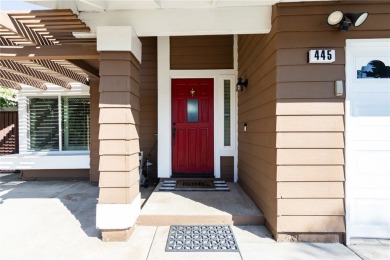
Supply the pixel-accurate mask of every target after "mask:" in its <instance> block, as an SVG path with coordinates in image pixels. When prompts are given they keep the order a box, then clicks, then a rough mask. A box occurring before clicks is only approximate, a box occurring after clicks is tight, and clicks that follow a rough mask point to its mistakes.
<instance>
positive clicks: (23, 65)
mask: <svg viewBox="0 0 390 260" xmlns="http://www.w3.org/2000/svg"><path fill="white" fill-rule="evenodd" d="M89 31H90V29H89V28H88V27H87V26H86V25H85V23H84V22H82V21H81V20H80V19H78V17H77V15H75V14H74V13H73V12H72V11H71V10H40V11H28V12H15V13H14V12H12V13H5V12H2V11H1V13H0V58H1V60H0V85H1V86H5V87H8V88H13V89H17V90H21V89H22V88H23V87H26V85H27V86H32V87H35V88H38V89H40V90H46V89H47V86H50V85H51V84H53V85H56V86H60V87H62V88H64V89H68V90H69V89H71V88H72V84H75V83H77V84H79V83H81V84H84V85H88V83H89V78H91V77H99V75H98V69H99V68H98V64H99V63H98V62H96V60H97V57H98V52H97V51H96V39H95V38H83V39H77V38H76V37H74V36H73V32H89ZM83 58H88V59H91V60H90V61H86V60H82V59H83Z"/></svg>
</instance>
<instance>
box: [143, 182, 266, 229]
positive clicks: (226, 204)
mask: <svg viewBox="0 0 390 260" xmlns="http://www.w3.org/2000/svg"><path fill="white" fill-rule="evenodd" d="M227 184H228V186H229V188H230V191H203V192H202V191H159V188H160V186H161V185H162V183H161V182H160V183H159V184H158V185H157V187H156V188H155V190H154V191H153V193H152V194H151V196H150V197H149V199H148V200H147V201H146V203H145V205H144V206H143V208H142V210H141V215H140V216H139V217H138V220H137V224H138V225H142V226H169V225H200V224H203V225H208V224H209V225H212V224H228V225H233V224H235V225H263V224H264V223H265V219H264V215H263V213H262V212H261V211H260V210H259V209H258V208H257V207H256V205H255V204H254V203H253V201H252V200H251V199H250V198H249V197H248V195H247V194H246V193H245V192H244V191H243V190H242V188H241V187H240V185H239V184H238V183H232V182H230V183H227Z"/></svg>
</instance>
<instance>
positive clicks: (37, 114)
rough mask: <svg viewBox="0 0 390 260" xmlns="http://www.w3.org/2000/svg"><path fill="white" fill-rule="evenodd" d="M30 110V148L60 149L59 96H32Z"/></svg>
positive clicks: (42, 149) (39, 149)
mask: <svg viewBox="0 0 390 260" xmlns="http://www.w3.org/2000/svg"><path fill="white" fill-rule="evenodd" d="M29 112H30V113H29V119H30V150H32V151H45V150H46V151H58V150H59V133H58V98H32V99H30V106H29Z"/></svg>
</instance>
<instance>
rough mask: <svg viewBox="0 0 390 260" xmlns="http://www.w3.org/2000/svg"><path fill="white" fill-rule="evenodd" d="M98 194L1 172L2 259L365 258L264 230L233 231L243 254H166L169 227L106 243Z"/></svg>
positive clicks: (380, 249) (85, 186)
mask: <svg viewBox="0 0 390 260" xmlns="http://www.w3.org/2000/svg"><path fill="white" fill-rule="evenodd" d="M142 190H143V191H145V190H144V189H142ZM147 191H151V189H147ZM98 192H99V189H98V187H96V186H92V185H91V184H90V183H89V182H88V181H29V182H24V181H21V180H20V178H19V176H18V175H17V174H3V173H0V259H51V260H52V259H56V260H57V259H72V260H73V259H113V260H116V259H132V260H144V259H148V260H155V259H202V260H206V259H244V260H251V259H361V258H359V257H358V256H357V255H356V254H355V253H354V252H352V251H351V250H350V249H348V248H347V247H345V246H343V245H341V244H317V243H276V242H275V241H274V240H273V239H272V237H271V234H270V233H269V232H268V230H267V229H266V228H265V227H264V226H259V225H244V226H242V225H237V226H233V232H234V235H235V237H236V239H237V243H238V246H239V248H240V252H231V253H215V252H212V253H204V252H203V253H194V252H189V253H182V252H180V253H179V252H165V250H164V249H165V243H166V240H167V236H168V230H169V227H168V226H136V227H135V230H134V233H133V234H132V236H131V238H130V240H129V241H127V242H120V243H119V242H117V243H108V242H102V241H101V239H100V237H99V231H98V230H96V228H95V225H96V223H95V214H96V203H97V198H98ZM142 196H144V195H142ZM144 198H145V197H144ZM375 241H377V240H375ZM353 249H354V250H356V251H357V252H358V253H357V254H359V255H360V252H363V253H362V255H364V257H363V259H388V256H389V244H388V243H387V244H386V243H385V242H383V241H381V242H380V243H379V242H378V243H374V242H373V243H372V244H370V248H369V249H368V250H366V247H365V245H363V246H360V245H359V244H356V245H354V248H353Z"/></svg>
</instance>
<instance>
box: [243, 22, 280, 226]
mask: <svg viewBox="0 0 390 260" xmlns="http://www.w3.org/2000/svg"><path fill="white" fill-rule="evenodd" d="M275 46H276V45H275V30H274V29H272V30H271V32H270V33H269V34H266V35H240V36H239V37H238V76H239V77H243V78H244V79H248V80H249V86H248V88H246V89H245V90H244V91H243V92H242V93H239V94H238V181H239V183H240V185H241V186H242V187H243V188H244V190H245V191H246V192H247V193H248V195H249V196H250V197H251V198H252V200H253V201H254V202H255V203H256V205H257V206H258V207H259V208H260V209H261V210H262V212H263V213H264V216H265V218H266V220H267V223H268V225H270V226H271V227H270V229H271V230H275V229H276V226H277V223H276V213H277V208H276V206H277V203H276V149H275V147H276V132H275V129H276V116H275V110H276V60H277V56H276V53H275ZM245 123H246V124H247V132H243V126H244V124H245Z"/></svg>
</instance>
